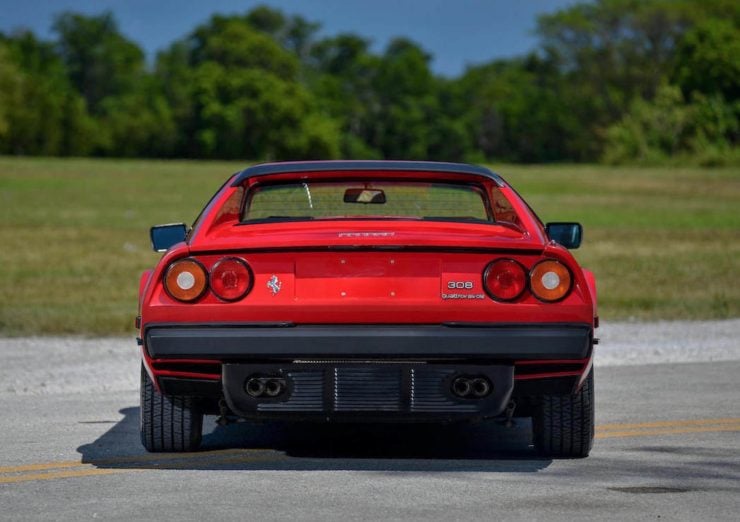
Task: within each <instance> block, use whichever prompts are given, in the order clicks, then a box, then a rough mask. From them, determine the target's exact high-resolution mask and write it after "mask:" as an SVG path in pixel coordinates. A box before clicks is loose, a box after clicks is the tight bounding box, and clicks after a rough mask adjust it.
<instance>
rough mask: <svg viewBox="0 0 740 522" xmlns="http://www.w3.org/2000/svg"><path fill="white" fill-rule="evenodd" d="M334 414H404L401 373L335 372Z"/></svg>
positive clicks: (345, 369) (371, 370) (376, 370)
mask: <svg viewBox="0 0 740 522" xmlns="http://www.w3.org/2000/svg"><path fill="white" fill-rule="evenodd" d="M334 410H335V411H338V412H345V411H401V369H400V368H388V367H381V368H348V367H340V368H334Z"/></svg>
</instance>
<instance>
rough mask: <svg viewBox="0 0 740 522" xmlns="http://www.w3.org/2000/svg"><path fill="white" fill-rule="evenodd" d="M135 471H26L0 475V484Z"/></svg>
mask: <svg viewBox="0 0 740 522" xmlns="http://www.w3.org/2000/svg"><path fill="white" fill-rule="evenodd" d="M130 471H137V470H134V469H100V468H89V469H77V470H67V471H57V472H51V473H28V474H25V475H11V476H8V477H0V484H15V483H18V482H30V481H36V480H56V479H62V478H72V477H90V476H94V475H112V474H113V473H123V472H130Z"/></svg>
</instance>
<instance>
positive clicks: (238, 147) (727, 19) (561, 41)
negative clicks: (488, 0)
mask: <svg viewBox="0 0 740 522" xmlns="http://www.w3.org/2000/svg"><path fill="white" fill-rule="evenodd" d="M319 30H320V24H319V23H317V22H314V21H310V20H307V19H305V18H303V17H301V16H296V15H289V14H286V13H284V12H282V11H279V10H276V9H273V8H270V7H268V6H264V5H263V6H259V7H256V8H254V9H252V10H251V11H249V12H247V13H246V14H244V15H229V16H223V15H214V16H212V17H211V18H210V19H209V20H208V21H206V22H205V23H203V24H201V25H199V26H197V27H196V28H195V29H194V30H193V31H192V32H191V33H190V34H188V35H186V36H185V37H184V38H182V39H180V40H178V41H175V42H173V43H172V44H171V45H170V46H169V47H168V48H166V49H164V50H162V51H160V52H159V53H158V54H157V56H156V59H155V60H154V62H153V63H150V64H148V63H147V61H146V57H145V54H144V52H143V51H142V49H141V47H139V46H138V45H137V44H136V42H133V41H131V40H130V39H128V38H126V37H125V36H124V35H123V34H122V33H121V31H120V30H119V27H118V25H117V23H116V20H115V18H114V16H113V15H112V13H110V12H106V13H102V14H100V15H97V16H85V15H82V14H77V13H71V12H66V13H61V14H59V15H58V16H57V17H56V19H55V22H54V24H53V35H54V38H53V39H52V40H51V41H45V40H42V39H40V38H38V37H37V36H36V35H34V34H33V33H32V32H30V31H15V32H13V33H11V34H2V33H0V154H11V155H53V156H112V157H152V158H221V159H253V160H258V159H259V160H263V159H272V160H283V159H318V158H340V157H341V158H365V159H372V158H392V159H431V160H445V161H473V162H482V161H491V160H495V161H511V162H551V161H607V162H613V163H625V162H627V163H628V162H635V161H638V162H655V163H657V162H662V161H666V160H671V159H672V158H673V159H674V160H675V158H681V159H682V160H689V161H692V162H698V163H702V164H727V163H733V164H737V163H740V154H738V141H739V139H740V127H739V124H738V121H739V120H740V3H738V2H737V1H736V0H699V1H697V0H596V1H593V2H587V3H579V4H575V5H573V6H571V7H568V8H566V9H563V10H560V11H557V12H555V13H553V14H546V15H543V16H541V17H539V19H538V24H537V33H538V36H539V42H540V43H539V46H538V48H537V49H536V50H535V51H534V52H532V53H530V54H528V55H525V56H520V57H515V58H511V59H500V60H494V61H491V62H490V63H485V64H482V65H476V66H470V67H468V68H467V69H466V71H465V72H464V73H463V74H461V75H460V76H458V77H455V78H447V77H442V76H439V75H435V74H434V73H433V72H432V70H431V69H430V61H431V59H432V57H431V56H430V54H429V53H428V52H426V51H425V50H424V49H423V48H422V47H421V46H419V45H418V44H416V43H415V42H413V41H410V40H409V39H407V38H396V39H394V40H392V41H391V42H390V43H388V45H387V46H386V47H385V49H383V50H382V52H374V51H373V50H372V46H371V41H370V40H369V39H367V38H365V37H363V36H360V35H357V34H350V33H346V34H338V35H334V36H329V37H319ZM493 36H494V35H492V38H491V41H492V42H495V38H493ZM461 38H464V35H461ZM492 45H495V43H492Z"/></svg>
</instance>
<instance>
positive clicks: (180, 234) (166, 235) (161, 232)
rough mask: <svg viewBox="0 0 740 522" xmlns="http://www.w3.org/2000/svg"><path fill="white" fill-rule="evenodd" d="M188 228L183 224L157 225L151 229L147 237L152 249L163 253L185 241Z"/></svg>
mask: <svg viewBox="0 0 740 522" xmlns="http://www.w3.org/2000/svg"><path fill="white" fill-rule="evenodd" d="M187 233H188V227H187V225H185V223H172V224H169V225H157V226H154V227H152V228H151V230H150V231H149V236H150V237H151V239H152V248H153V249H154V251H155V252H165V251H166V250H168V249H169V248H170V247H171V246H172V245H176V244H177V243H181V242H183V241H185V236H186V235H187Z"/></svg>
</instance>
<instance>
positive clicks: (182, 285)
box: [164, 258, 208, 302]
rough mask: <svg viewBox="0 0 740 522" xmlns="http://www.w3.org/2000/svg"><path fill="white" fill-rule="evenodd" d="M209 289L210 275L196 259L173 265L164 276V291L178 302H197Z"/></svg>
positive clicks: (180, 261) (182, 260)
mask: <svg viewBox="0 0 740 522" xmlns="http://www.w3.org/2000/svg"><path fill="white" fill-rule="evenodd" d="M207 287H208V273H207V272H206V269H205V268H204V267H203V265H201V264H200V263H199V262H198V261H196V260H195V259H190V258H188V259H181V260H179V261H175V262H174V263H172V264H171V265H170V266H169V268H167V272H166V274H165V276H164V289H165V290H166V291H167V293H168V294H169V295H170V296H171V297H173V298H174V299H177V300H178V301H184V302H190V301H195V300H196V299H198V298H199V297H200V296H202V295H203V293H204V292H205V291H206V288H207Z"/></svg>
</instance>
